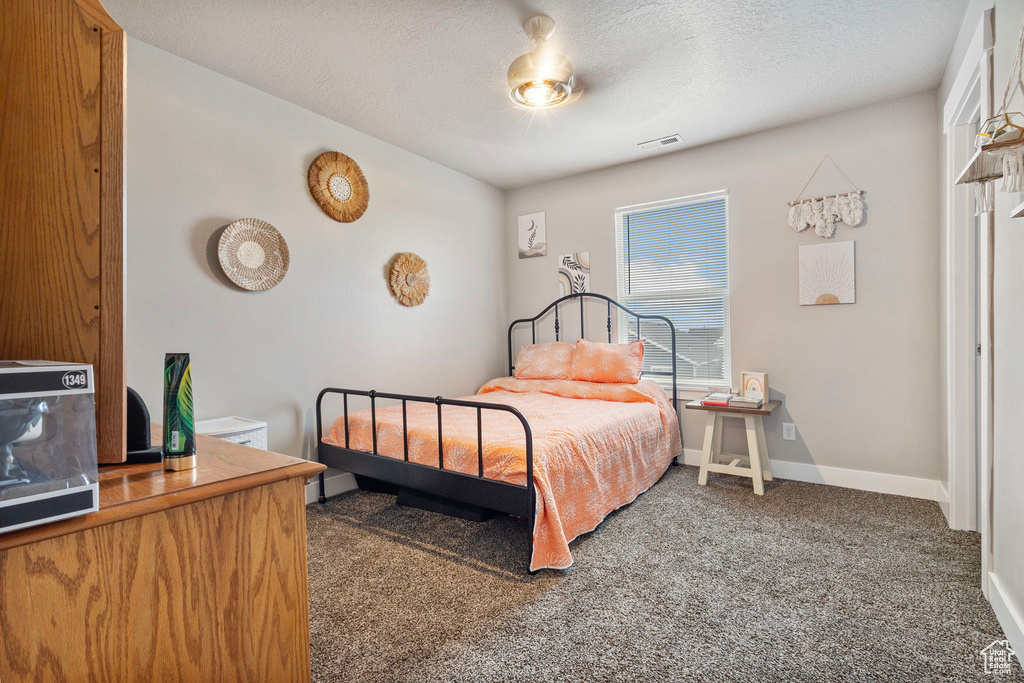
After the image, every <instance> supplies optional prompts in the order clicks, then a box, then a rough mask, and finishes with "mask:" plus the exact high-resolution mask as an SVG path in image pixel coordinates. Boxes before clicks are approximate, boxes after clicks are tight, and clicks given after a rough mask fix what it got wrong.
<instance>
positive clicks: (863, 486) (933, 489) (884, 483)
mask: <svg viewBox="0 0 1024 683" xmlns="http://www.w3.org/2000/svg"><path fill="white" fill-rule="evenodd" d="M700 456H701V452H700V451H698V450H696V449H693V448H687V449H684V450H683V461H684V463H685V464H687V465H694V466H699V465H700ZM771 462H772V475H773V476H774V477H776V478H777V479H790V480H792V481H806V482H810V483H812V484H828V485H829V486H842V487H843V488H848V489H859V490H861V491H874V492H875V493H890V494H892V495H895V496H907V497H909V498H923V499H925V500H934V501H937V502H939V503H940V504H941V503H942V502H946V503H947V505H948V502H949V496H948V495H947V494H946V493H945V489H944V488H943V486H942V482H940V481H939V480H937V479H921V478H919V477H904V476H902V475H899V474H885V473H882V472H865V471H863V470H848V469H845V468H842V467H825V466H823V465H808V464H806V463H802V462H789V461H787V460H772V461H771Z"/></svg>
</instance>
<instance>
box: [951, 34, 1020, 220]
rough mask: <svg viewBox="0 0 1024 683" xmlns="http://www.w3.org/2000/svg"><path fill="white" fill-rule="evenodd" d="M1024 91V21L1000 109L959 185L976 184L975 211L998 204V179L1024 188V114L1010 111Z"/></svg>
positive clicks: (1008, 188)
mask: <svg viewBox="0 0 1024 683" xmlns="http://www.w3.org/2000/svg"><path fill="white" fill-rule="evenodd" d="M1018 94H1021V95H1024V24H1022V25H1021V30H1020V35H1019V36H1018V38H1017V53H1016V54H1015V55H1014V58H1013V67H1012V68H1011V70H1010V76H1009V78H1008V79H1007V81H1006V89H1005V90H1004V91H1003V103H1002V104H1001V105H1000V107H999V112H998V113H997V114H996V115H995V116H993V117H992V118H990V119H988V120H986V121H985V123H983V124H982V125H981V128H980V129H979V130H978V136H977V138H976V139H975V142H974V145H975V147H977V148H978V151H977V152H975V153H974V156H973V157H971V160H970V161H969V162H968V163H967V168H965V169H964V170H963V173H961V174H960V177H959V178H957V179H956V182H957V184H958V185H963V184H973V185H974V199H975V202H974V207H975V208H974V214H975V215H980V214H982V213H986V212H988V211H991V210H992V209H994V208H995V183H994V181H996V180H998V179H999V178H1002V179H1003V183H1002V186H1001V187H1000V188H999V189H1000V190H1001V191H1003V192H1022V191H1024V114H1021V113H1020V112H1019V111H1015V112H1010V111H1007V109H1008V108H1009V105H1010V102H1012V101H1013V98H1014V96H1016V95H1018Z"/></svg>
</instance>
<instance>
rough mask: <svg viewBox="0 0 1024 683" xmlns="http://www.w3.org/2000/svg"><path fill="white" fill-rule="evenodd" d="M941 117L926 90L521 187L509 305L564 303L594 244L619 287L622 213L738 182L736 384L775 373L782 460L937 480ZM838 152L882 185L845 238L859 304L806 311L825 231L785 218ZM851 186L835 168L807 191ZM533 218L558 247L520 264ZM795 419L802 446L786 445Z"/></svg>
mask: <svg viewBox="0 0 1024 683" xmlns="http://www.w3.org/2000/svg"><path fill="white" fill-rule="evenodd" d="M937 110H938V107H937V104H936V93H934V92H929V93H922V94H919V95H914V96H911V97H906V98H903V99H898V100H894V101H891V102H886V103H882V104H878V105H873V106H870V107H865V108H863V109H858V110H854V111H849V112H845V113H841V114H836V115H832V116H828V117H824V118H819V119H815V120H811V121H807V122H805V123H801V124H798V125H793V126H788V127H784V128H779V129H775V130H771V131H766V132H763V133H758V134H754V135H750V136H746V137H742V138H738V139H734V140H729V141H725V142H721V143H715V144H712V145H708V146H704V147H699V148H695V149H691V150H683V151H680V152H676V153H672V154H665V155H662V156H656V157H652V158H650V159H645V160H643V161H639V162H635V163H631V164H624V165H621V166H616V167H612V168H608V169H603V170H599V171H595V172H591V173H586V174H581V175H576V176H572V177H568V178H564V179H561V180H556V181H552V182H548V183H543V184H538V185H533V186H528V187H524V188H520V189H516V190H512V191H510V192H509V193H508V200H507V206H506V211H505V229H506V235H505V240H506V251H505V253H506V256H505V258H506V268H507V273H508V297H509V298H508V300H509V313H510V314H511V315H512V316H513V317H520V316H524V315H533V314H535V313H537V312H539V311H540V309H541V308H542V307H543V306H544V305H545V304H546V303H548V302H550V301H551V300H552V299H553V298H554V295H555V294H556V292H557V288H556V280H555V273H556V270H557V264H556V261H557V256H558V254H561V253H568V252H575V251H589V252H590V254H591V261H592V269H593V270H592V285H593V291H596V292H600V293H607V294H609V295H612V296H614V295H615V247H614V231H613V230H614V229H613V212H614V210H615V208H616V207H619V206H627V205H631V204H637V203H641V202H647V201H654V200H661V199H668V198H671V197H679V196H683V195H690V194H695V193H699V192H707V191H710V190H718V189H723V188H724V189H727V190H728V191H729V230H730V244H729V249H730V263H729V266H730V277H731V289H732V294H733V296H732V316H731V320H732V331H733V340H732V358H733V363H732V367H733V371H734V374H735V377H734V386H735V385H736V384H738V377H739V372H740V371H742V370H755V371H765V372H768V373H769V381H770V384H771V387H772V393H773V397H777V398H782V399H783V400H784V405H783V407H782V409H781V410H780V411H779V412H777V413H776V415H774V416H773V417H772V418H770V419H767V420H766V421H765V427H766V430H767V432H768V442H769V449H770V451H771V454H772V459H773V460H784V461H792V462H797V463H806V464H813V465H817V466H825V467H838V468H848V469H853V470H864V471H869V472H878V473H886V474H892V475H904V476H909V477H915V478H923V479H926V480H938V479H940V477H941V476H942V474H943V467H944V465H945V462H944V459H943V457H942V452H941V447H940V436H941V435H940V421H939V401H940V397H939V338H938V337H939V275H938V273H939V270H938V267H939V186H938V182H937V180H938V173H939V171H938V169H939V137H938V135H937V133H936V131H937V129H938V111H937ZM684 134H685V131H684ZM825 154H829V155H830V156H831V157H832V158H833V159H834V160H835V161H836V162H837V163H838V164H839V165H840V167H841V168H842V169H843V170H844V171H845V172H846V173H847V175H849V176H850V178H852V179H853V181H854V182H856V183H857V184H858V185H859V186H860V187H861V188H862V189H864V190H866V191H867V194H866V195H865V201H866V206H867V210H866V213H865V216H866V218H865V222H864V224H863V226H862V227H859V228H850V227H846V226H843V227H840V228H839V234H838V236H837V238H836V239H837V240H849V239H852V240H856V243H857V244H856V258H857V303H856V304H854V305H841V306H819V307H801V306H799V305H798V303H797V297H798V278H797V252H798V249H797V248H798V246H799V245H801V244H817V243H820V242H821V239H820V238H819V237H817V236H815V235H814V234H813V233H812V232H811V231H807V232H805V233H801V234H795V233H794V232H793V231H792V230H790V229H789V228H788V227H787V226H786V220H787V211H788V207H787V206H786V202H787V201H788V200H790V199H793V198H794V197H795V195H796V193H797V192H798V191H799V190H800V187H801V186H802V185H803V184H804V182H805V181H806V180H807V178H808V176H809V175H810V173H811V171H813V170H814V167H815V165H817V163H818V161H819V160H820V159H821V158H822V156H823V155H825ZM846 188H847V186H846V184H845V182H844V181H843V180H842V178H841V177H839V176H837V175H836V174H835V173H834V171H830V170H826V171H823V172H822V173H821V174H819V175H818V177H817V178H816V180H815V182H813V183H811V185H810V186H809V187H808V188H807V191H806V193H805V195H804V196H810V195H812V194H815V195H820V194H821V193H825V192H831V193H834V192H839V191H843V190H845V189H846ZM534 211H546V212H547V238H548V255H547V256H546V257H543V258H534V259H525V260H522V261H520V260H519V259H518V254H517V250H516V248H515V230H516V217H517V216H518V215H520V214H524V213H529V212H534ZM683 420H684V439H685V442H686V447H687V448H691V449H692V448H700V445H701V440H702V436H703V434H702V428H701V424H702V420H701V416H700V415H697V416H694V415H693V414H692V411H691V412H690V413H686V414H684V418H683ZM783 421H785V422H794V423H795V424H796V427H797V432H798V439H797V441H795V442H792V441H783V440H782V434H781V432H782V422H783ZM736 436H737V435H736V434H733V435H731V438H732V439H735V438H736ZM726 446H727V447H728V446H729V444H728V443H727V444H726ZM736 448H738V449H742V448H743V446H741V445H737V446H736ZM740 452H742V450H741V451H740Z"/></svg>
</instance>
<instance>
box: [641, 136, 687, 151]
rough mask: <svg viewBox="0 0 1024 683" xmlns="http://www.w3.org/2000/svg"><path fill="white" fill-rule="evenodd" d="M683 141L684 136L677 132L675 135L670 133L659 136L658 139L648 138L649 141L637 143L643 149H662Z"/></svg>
mask: <svg viewBox="0 0 1024 683" xmlns="http://www.w3.org/2000/svg"><path fill="white" fill-rule="evenodd" d="M682 141H683V138H681V137H680V136H679V134H678V133H677V134H675V135H669V136H666V137H663V138H658V139H657V140H648V141H647V142H641V143H640V144H638V145H637V147H639V148H640V149H643V150H648V149H661V148H662V147H667V146H668V145H675V144H678V143H680V142H682Z"/></svg>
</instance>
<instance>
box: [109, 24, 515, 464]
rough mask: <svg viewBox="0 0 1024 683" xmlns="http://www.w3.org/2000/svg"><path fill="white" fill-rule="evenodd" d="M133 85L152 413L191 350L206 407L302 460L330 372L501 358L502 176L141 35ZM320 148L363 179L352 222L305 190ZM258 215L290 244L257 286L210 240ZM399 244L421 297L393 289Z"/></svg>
mask: <svg viewBox="0 0 1024 683" xmlns="http://www.w3.org/2000/svg"><path fill="white" fill-rule="evenodd" d="M127 92H128V114H127V116H128V122H127V138H126V145H127V155H128V159H127V178H128V185H127V197H128V199H127V201H128V229H127V233H128V238H127V239H128V284H127V288H126V289H127V296H128V305H127V309H128V312H127V318H128V320H127V339H128V382H129V384H130V385H131V386H132V387H133V388H135V389H137V390H138V391H139V392H140V393H141V394H142V396H143V398H144V399H145V400H146V402H147V404H148V405H149V408H150V410H151V412H152V413H153V414H154V417H155V419H156V420H157V421H159V420H160V417H159V415H160V410H161V366H162V363H163V355H164V353H165V352H167V351H175V352H178V351H187V352H189V353H191V354H192V363H193V383H194V392H195V405H196V417H197V418H198V419H204V418H209V417H216V416H223V415H241V416H244V417H250V418H255V419H259V420H266V421H267V422H268V423H269V436H270V443H269V445H270V448H271V449H273V450H276V451H279V452H282V453H288V454H291V455H296V456H304V457H308V455H309V450H310V445H311V443H312V434H313V425H314V417H313V413H312V406H313V404H314V401H315V399H316V395H317V392H318V391H319V390H320V389H321V388H323V387H325V386H328V385H332V386H343V387H355V388H364V389H370V388H376V389H379V390H391V391H401V392H406V393H420V392H424V393H427V394H429V395H436V394H444V395H448V396H463V395H467V394H472V393H474V392H475V391H476V389H477V388H478V387H479V385H480V384H481V383H482V382H484V381H486V380H487V379H490V378H492V377H494V376H496V375H498V374H500V373H501V372H502V363H501V360H500V359H501V357H502V353H503V349H504V338H503V329H504V325H505V324H506V320H507V315H506V310H505V302H504V281H503V268H504V260H503V256H504V254H503V252H504V249H505V248H506V245H505V240H504V234H503V232H502V222H503V215H502V207H503V195H502V193H501V192H500V191H499V190H496V189H495V188H493V187H491V186H489V185H486V184H484V183H482V182H479V181H477V180H474V179H472V178H469V177H467V176H465V175H462V174H460V173H456V172H455V171H452V170H450V169H447V168H445V167H442V166H439V165H438V164H435V163H433V162H430V161H427V160H425V159H423V158H420V157H417V156H415V155H413V154H410V153H409V152H406V151H403V150H401V149H398V148H396V147H393V146H391V145H388V144H386V143H384V142H381V141H379V140H377V139H375V138H371V137H369V136H367V135H363V134H361V133H359V132H356V131H354V130H352V129H350V128H347V127H346V126H343V125H340V124H338V123H334V122H332V121H329V120H327V119H325V118H323V117H320V116H318V115H315V114H312V113H310V112H308V111H305V110H303V109H300V108H299V107H296V106H294V105H292V104H288V103H287V102H284V101H282V100H279V99H277V98H274V97H271V96H269V95H267V94H264V93H262V92H259V91H257V90H255V89H253V88H250V87H248V86H245V85H242V84H240V83H238V82H236V81H233V80H231V79H229V78H226V77H224V76H221V75H219V74H216V73H214V72H212V71H209V70H207V69H204V68H202V67H200V66H197V65H195V64H192V63H190V62H187V61H185V60H182V59H180V58H178V57H175V56H173V55H170V54H168V53H166V52H163V51H161V50H158V49H156V48H154V47H151V46H149V45H146V44H145V43H141V42H139V41H137V40H129V44H128V90H127ZM326 150H338V151H341V152H344V153H346V154H348V155H349V156H351V157H352V158H353V159H355V160H356V161H357V162H358V163H359V164H360V165H361V167H362V169H363V172H364V173H365V175H366V177H367V179H368V182H369V187H370V206H369V209H368V210H367V212H366V214H365V215H364V216H363V217H362V218H360V219H359V220H358V221H356V222H354V223H348V224H345V223H337V222H335V221H333V220H332V219H330V218H329V217H328V216H326V215H325V214H324V213H323V212H321V211H320V209H319V207H318V206H317V205H316V203H315V202H314V201H313V199H312V198H311V197H310V194H309V192H308V190H307V189H306V171H307V168H308V167H309V164H310V163H311V162H312V161H313V159H314V158H315V157H316V156H317V155H318V154H320V153H321V152H323V151H326ZM250 216H252V217H257V218H261V219H264V220H266V221H269V222H270V223H272V224H273V225H274V226H276V227H277V228H278V229H279V230H280V231H281V232H282V233H283V235H284V237H285V239H286V240H287V241H288V245H289V248H290V251H291V267H290V270H289V272H288V275H287V277H286V278H285V279H284V281H283V282H282V283H281V284H280V285H278V286H277V287H276V288H274V289H272V290H270V291H267V292H262V293H249V292H244V291H241V290H239V289H237V288H235V287H233V286H231V285H230V284H229V283H227V281H226V280H225V279H224V276H223V274H222V273H221V272H220V270H219V268H218V266H217V265H216V256H215V250H214V251H211V246H214V247H215V245H211V237H212V236H214V234H215V233H216V232H217V231H218V230H219V228H221V227H222V226H224V225H226V224H227V223H229V222H231V221H233V220H236V219H239V218H244V217H250ZM400 251H413V252H416V253H418V254H420V255H421V256H423V257H424V258H425V259H426V260H427V262H428V264H429V268H430V274H431V280H432V288H431V293H430V296H429V297H428V298H427V300H426V302H425V303H424V304H423V305H422V306H419V307H417V308H404V307H402V306H400V305H398V304H397V303H396V302H395V301H394V300H393V299H392V298H391V296H390V294H389V293H388V288H387V283H386V279H385V266H386V264H387V263H388V261H389V259H390V258H391V257H392V256H393V255H394V254H395V253H396V252H400Z"/></svg>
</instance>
